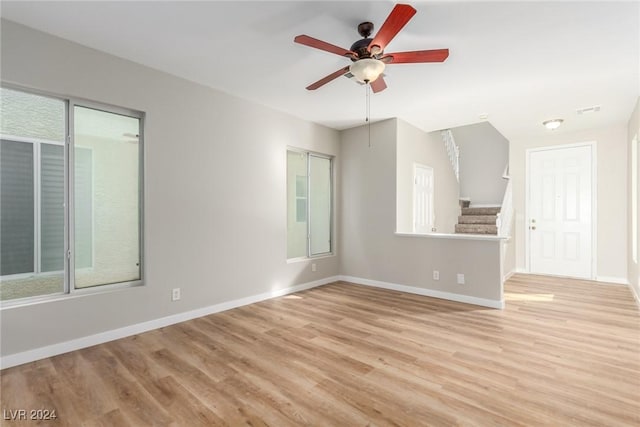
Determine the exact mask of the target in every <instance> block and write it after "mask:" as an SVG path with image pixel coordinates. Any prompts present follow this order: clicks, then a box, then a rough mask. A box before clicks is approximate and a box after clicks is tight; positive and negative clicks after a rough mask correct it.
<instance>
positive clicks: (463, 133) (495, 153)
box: [451, 122, 509, 206]
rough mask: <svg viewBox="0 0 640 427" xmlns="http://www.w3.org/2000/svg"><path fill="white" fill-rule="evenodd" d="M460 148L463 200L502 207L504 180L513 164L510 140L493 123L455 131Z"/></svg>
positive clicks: (473, 125)
mask: <svg viewBox="0 0 640 427" xmlns="http://www.w3.org/2000/svg"><path fill="white" fill-rule="evenodd" d="M451 131H452V132H453V137H454V139H455V141H456V144H458V146H459V147H460V160H459V161H460V197H462V198H468V199H470V200H471V206H475V205H494V206H500V205H501V204H502V198H503V197H504V190H505V188H506V187H507V181H506V180H504V179H503V178H502V175H503V173H504V168H505V166H506V165H507V163H508V162H509V141H507V139H506V138H505V137H504V136H502V134H501V133H500V132H498V131H497V130H496V128H494V127H493V126H492V125H491V123H489V122H482V123H476V124H472V125H467V126H460V127H457V128H454V129H452V130H451Z"/></svg>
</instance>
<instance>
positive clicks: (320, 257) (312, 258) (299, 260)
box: [287, 253, 336, 264]
mask: <svg viewBox="0 0 640 427" xmlns="http://www.w3.org/2000/svg"><path fill="white" fill-rule="evenodd" d="M335 256H336V254H335V253H330V254H322V255H318V256H312V257H300V258H289V259H287V264H296V263H299V262H305V261H315V260H318V259H325V258H334V257H335Z"/></svg>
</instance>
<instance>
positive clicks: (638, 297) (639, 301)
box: [629, 283, 640, 310]
mask: <svg viewBox="0 0 640 427" xmlns="http://www.w3.org/2000/svg"><path fill="white" fill-rule="evenodd" d="M629 289H631V295H633V298H634V299H635V300H636V305H637V306H638V309H639V310H640V294H638V290H637V289H636V287H635V286H633V285H632V284H631V283H629Z"/></svg>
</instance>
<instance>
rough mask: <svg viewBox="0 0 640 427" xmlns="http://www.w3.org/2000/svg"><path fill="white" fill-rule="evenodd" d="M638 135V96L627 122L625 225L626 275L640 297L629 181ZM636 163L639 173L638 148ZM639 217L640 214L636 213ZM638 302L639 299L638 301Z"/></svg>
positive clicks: (639, 104) (639, 195) (639, 132)
mask: <svg viewBox="0 0 640 427" xmlns="http://www.w3.org/2000/svg"><path fill="white" fill-rule="evenodd" d="M636 135H637V136H638V139H639V141H640V98H638V101H637V102H636V106H635V109H634V110H633V113H632V114H631V117H630V118H629V124H628V126H627V146H628V148H627V159H628V161H627V167H628V170H629V174H628V179H627V184H628V189H629V190H628V191H629V193H628V196H627V200H628V202H629V203H628V205H629V206H628V208H627V212H628V214H627V217H628V221H627V223H628V224H627V226H628V227H629V228H628V230H629V241H628V242H627V253H628V256H627V259H628V270H627V277H628V280H629V283H630V284H631V286H633V288H634V290H635V293H636V296H637V297H640V266H639V265H638V264H637V263H636V262H634V261H633V253H632V249H631V248H632V246H631V245H632V242H633V239H637V241H638V242H639V243H640V221H638V219H637V218H633V217H632V215H631V182H632V179H633V177H632V176H631V143H632V142H633V138H634V136H636ZM637 154H638V157H639V158H638V163H639V165H638V166H639V167H638V174H639V175H640V149H639V150H638V153H637ZM638 180H639V181H640V176H639V177H638ZM637 191H638V195H637V197H638V200H639V201H640V183H639V185H638V189H637ZM638 216H639V217H640V215H638ZM634 220H635V221H638V228H637V230H638V233H637V235H636V236H632V235H631V230H632V228H631V221H634ZM638 250H639V251H640V248H638ZM639 302H640V301H639Z"/></svg>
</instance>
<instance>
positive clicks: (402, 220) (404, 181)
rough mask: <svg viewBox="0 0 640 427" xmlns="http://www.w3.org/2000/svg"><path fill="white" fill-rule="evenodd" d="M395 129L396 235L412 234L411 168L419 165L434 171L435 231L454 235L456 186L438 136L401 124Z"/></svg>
mask: <svg viewBox="0 0 640 427" xmlns="http://www.w3.org/2000/svg"><path fill="white" fill-rule="evenodd" d="M397 127H398V130H397V150H396V151H397V206H396V209H397V211H396V215H397V225H396V227H397V231H398V232H403V233H411V232H413V168H414V164H415V163H420V164H422V165H425V166H431V167H432V168H433V180H434V184H435V188H434V212H435V228H436V231H437V232H438V233H454V232H455V225H456V223H457V222H458V215H459V214H460V204H459V200H458V197H459V194H458V192H459V186H458V181H457V180H456V176H455V174H454V172H453V167H451V162H450V161H449V157H448V156H447V149H446V148H445V145H444V142H443V141H442V136H441V135H440V132H430V133H425V132H424V131H422V130H420V129H418V128H416V127H415V126H412V125H410V124H409V123H406V122H404V121H402V120H398V123H397Z"/></svg>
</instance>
